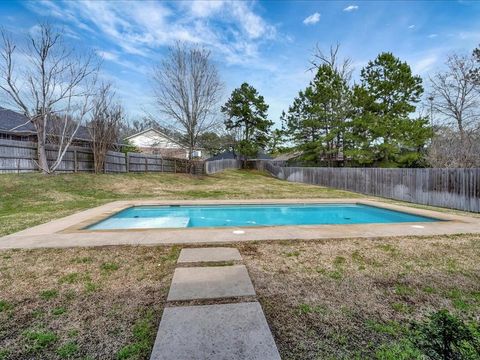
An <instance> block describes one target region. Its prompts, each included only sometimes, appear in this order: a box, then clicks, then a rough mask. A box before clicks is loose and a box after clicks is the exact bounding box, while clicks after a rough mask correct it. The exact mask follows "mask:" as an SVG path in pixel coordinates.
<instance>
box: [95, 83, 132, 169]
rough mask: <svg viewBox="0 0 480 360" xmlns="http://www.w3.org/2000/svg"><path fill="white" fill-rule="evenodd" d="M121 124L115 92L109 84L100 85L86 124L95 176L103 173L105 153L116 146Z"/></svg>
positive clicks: (120, 112) (122, 117)
mask: <svg viewBox="0 0 480 360" xmlns="http://www.w3.org/2000/svg"><path fill="white" fill-rule="evenodd" d="M123 122H124V111H123V109H122V107H121V106H120V105H119V104H118V103H116V102H115V92H114V91H113V90H112V86H111V84H102V85H101V86H100V90H99V92H98V95H97V96H96V98H95V100H94V101H93V110H92V118H91V120H90V122H89V123H88V131H89V133H90V137H91V139H92V151H93V162H94V170H95V173H96V174H98V173H101V172H105V159H106V157H107V153H108V151H109V150H114V149H115V146H116V144H118V142H119V136H120V130H121V128H122V125H123Z"/></svg>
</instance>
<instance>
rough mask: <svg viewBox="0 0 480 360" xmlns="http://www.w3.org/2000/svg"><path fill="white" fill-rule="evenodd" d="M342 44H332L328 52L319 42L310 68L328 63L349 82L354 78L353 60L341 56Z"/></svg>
mask: <svg viewBox="0 0 480 360" xmlns="http://www.w3.org/2000/svg"><path fill="white" fill-rule="evenodd" d="M339 50H340V44H336V45H331V46H330V48H329V51H328V53H325V52H324V51H322V49H321V47H320V45H319V44H317V45H315V50H314V52H313V58H312V60H310V65H311V67H310V68H309V70H316V69H318V68H319V67H320V66H321V65H325V64H326V65H328V66H329V67H330V68H332V69H333V70H335V71H336V72H337V73H338V74H339V75H340V76H341V77H342V79H344V80H345V82H346V83H349V82H350V80H351V79H352V72H353V66H352V60H351V59H350V58H343V59H340V58H339V54H338V52H339Z"/></svg>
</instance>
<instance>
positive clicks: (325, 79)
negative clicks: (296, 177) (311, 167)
mask: <svg viewBox="0 0 480 360" xmlns="http://www.w3.org/2000/svg"><path fill="white" fill-rule="evenodd" d="M349 104H350V89H349V87H348V84H347V82H346V80H345V79H344V78H343V77H342V76H341V75H340V74H339V73H338V71H337V70H336V69H335V68H333V67H332V66H330V65H329V64H322V65H320V66H318V69H317V73H316V75H315V78H314V79H313V80H312V81H311V82H310V84H309V86H308V87H307V88H306V89H305V90H304V91H300V92H299V94H298V96H297V97H296V98H295V99H294V102H293V104H292V105H291V106H290V107H289V109H288V113H287V114H285V113H284V114H283V115H282V121H283V127H284V129H285V133H286V134H287V136H288V137H289V139H290V140H291V141H292V142H293V144H294V145H295V148H296V149H297V150H299V151H301V152H302V158H303V160H304V161H306V162H310V163H315V164H318V163H321V162H326V163H327V165H330V166H331V165H333V164H334V160H335V159H337V158H338V157H339V154H340V153H341V152H342V151H343V145H344V144H343V140H344V131H345V120H346V118H347V116H348V113H349V111H350V105H349Z"/></svg>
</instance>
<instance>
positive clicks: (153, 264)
mask: <svg viewBox="0 0 480 360" xmlns="http://www.w3.org/2000/svg"><path fill="white" fill-rule="evenodd" d="M177 255H178V249H176V248H170V247H126V246H123V247H120V246H118V247H109V248H90V249H63V250H54V249H49V250H30V251H12V250H11V251H4V252H0V294H1V295H0V358H2V356H3V358H6V359H47V358H48V359H57V358H76V359H78V358H84V359H86V358H91V359H115V358H122V355H123V358H133V359H135V358H147V357H148V355H149V353H150V350H151V346H152V344H153V340H154V336H155V332H156V329H157V327H158V323H159V321H160V317H161V313H162V309H163V306H164V302H165V299H166V294H167V292H168V288H169V286H170V281H171V276H172V274H173V268H174V264H175V261H176V258H177ZM32 332H36V334H37V335H38V334H40V335H38V338H37V339H36V340H37V341H36V342H35V340H34V339H32V338H31V335H30V334H31V333H32ZM42 334H43V335H46V337H47V338H48V336H50V337H51V335H52V334H53V336H54V339H53V340H52V339H51V338H50V340H51V341H46V340H45V339H43V340H45V341H46V344H43V345H42V344H39V342H41V340H42V338H41V335H42ZM29 337H30V338H29ZM36 346H37V347H40V348H37V349H35V347H36ZM62 350H63V352H62ZM65 354H70V355H65ZM126 355H131V356H126Z"/></svg>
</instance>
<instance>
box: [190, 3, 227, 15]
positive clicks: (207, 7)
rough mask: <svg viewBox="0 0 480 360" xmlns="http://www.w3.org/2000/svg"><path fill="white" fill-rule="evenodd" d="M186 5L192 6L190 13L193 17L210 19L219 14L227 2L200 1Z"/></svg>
mask: <svg viewBox="0 0 480 360" xmlns="http://www.w3.org/2000/svg"><path fill="white" fill-rule="evenodd" d="M184 4H187V5H190V11H191V13H192V14H193V15H195V16H198V17H208V16H211V15H213V14H215V13H217V12H218V11H219V10H220V9H221V8H222V7H223V6H224V5H225V2H224V1H221V0H218V1H208V0H198V1H193V2H191V3H184Z"/></svg>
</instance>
